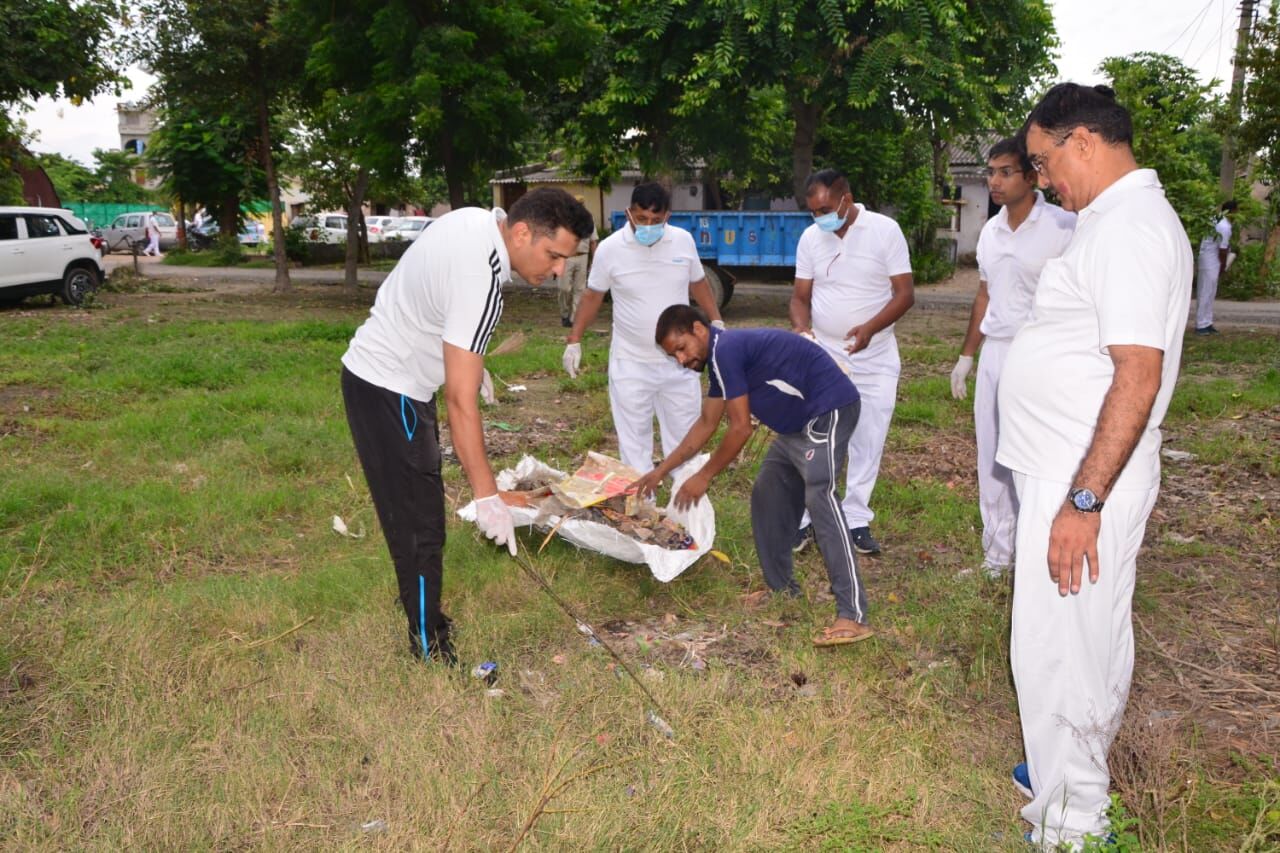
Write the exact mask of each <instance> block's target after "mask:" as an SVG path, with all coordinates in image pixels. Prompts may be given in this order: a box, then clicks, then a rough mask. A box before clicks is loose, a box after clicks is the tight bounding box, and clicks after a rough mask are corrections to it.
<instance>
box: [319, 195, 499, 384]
mask: <svg viewBox="0 0 1280 853" xmlns="http://www.w3.org/2000/svg"><path fill="white" fill-rule="evenodd" d="M506 217H507V214H506V212H505V211H503V210H502V209H501V208H495V209H494V210H492V211H489V210H483V209H481V208H478V207H464V208H461V209H459V210H454V211H451V212H449V213H446V214H445V215H444V216H442V217H440V218H439V219H437V220H435V221H434V222H432V223H431V227H430V228H427V229H426V230H425V231H423V232H422V236H420V237H419V238H418V239H417V240H415V241H414V242H413V245H412V246H410V247H409V250H408V251H407V252H405V253H404V256H403V257H401V258H400V262H399V263H397V264H396V265H395V268H394V269H392V270H391V274H390V275H389V276H387V278H386V280H385V281H383V282H382V286H381V287H379V288H378V296H377V299H375V300H374V303H373V310H372V311H371V312H370V313H369V319H367V320H365V321H364V324H363V325H362V326H361V327H360V328H358V329H356V334H355V337H353V338H352V339H351V345H350V346H349V347H348V348H347V352H346V354H345V355H343V356H342V363H343V364H344V365H346V367H347V369H348V370H350V371H351V372H352V373H354V374H355V375H356V376H359V377H360V378H361V379H363V380H365V381H366V382H370V383H372V384H374V385H378V386H380V387H382V388H386V389H387V390H389V391H394V392H396V393H397V394H404V395H406V396H408V397H411V398H413V399H415V400H429V399H431V395H433V394H435V393H436V391H437V390H438V389H439V388H440V386H441V385H443V384H444V344H445V343H446V342H448V343H450V344H453V345H454V346H456V347H458V348H460V349H465V350H470V351H471V352H474V353H478V354H480V355H484V351H485V348H486V347H487V346H488V345H489V339H490V338H491V337H492V336H493V330H494V328H495V327H496V326H497V325H498V318H499V317H501V316H502V285H503V283H504V282H506V281H509V280H510V278H511V261H510V259H509V258H508V257H507V246H506V243H504V242H503V240H502V233H501V232H500V231H499V230H498V223H499V222H501V221H502V220H504V219H506Z"/></svg>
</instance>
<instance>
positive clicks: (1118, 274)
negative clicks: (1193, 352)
mask: <svg viewBox="0 0 1280 853" xmlns="http://www.w3.org/2000/svg"><path fill="white" fill-rule="evenodd" d="M1193 264H1194V260H1193V257H1192V253H1191V243H1190V241H1189V240H1188V239H1187V234H1186V232H1185V231H1184V230H1183V228H1182V223H1181V222H1180V221H1179V220H1178V215H1177V213H1176V212H1175V211H1174V209H1173V207H1172V206H1171V205H1170V204H1169V202H1168V201H1167V200H1166V199H1165V195H1164V190H1163V188H1162V187H1161V186H1160V181H1159V179H1158V178H1157V176H1156V173H1155V172H1154V171H1153V170H1151V169H1136V170H1134V171H1132V172H1129V173H1128V174H1126V175H1125V176H1124V177H1122V178H1120V179H1119V180H1118V181H1116V182H1115V183H1113V184H1112V185H1111V186H1109V187H1107V188H1106V189H1105V190H1103V191H1102V192H1101V193H1100V194H1099V195H1098V197H1097V198H1095V199H1094V200H1093V202H1092V203H1091V204H1090V205H1089V206H1088V207H1086V208H1085V209H1084V210H1082V211H1080V214H1079V216H1078V217H1077V219H1076V229H1075V234H1074V236H1073V237H1072V239H1071V242H1070V244H1069V245H1068V246H1067V249H1066V251H1065V252H1064V253H1063V254H1062V256H1061V257H1059V258H1054V259H1051V260H1049V261H1047V262H1046V263H1045V265H1044V270H1043V272H1042V273H1041V275H1040V283H1039V285H1038V286H1037V288H1036V294H1035V302H1034V307H1033V309H1032V317H1031V320H1030V321H1029V322H1028V323H1027V324H1026V325H1025V326H1023V327H1022V329H1021V330H1020V331H1019V332H1018V334H1017V336H1016V337H1015V338H1014V339H1013V343H1012V344H1011V345H1010V348H1009V353H1008V356H1007V358H1006V361H1005V367H1004V372H1003V374H1002V375H1001V377H1000V392H999V393H1000V400H999V408H1000V448H999V451H998V452H997V454H996V459H997V461H998V462H1000V464H1002V465H1004V466H1005V467H1007V468H1010V469H1012V470H1013V471H1018V472H1021V473H1023V474H1027V475H1030V476H1033V477H1038V478H1041V479H1045V480H1054V481H1057V482H1061V483H1070V482H1071V479H1072V478H1073V477H1074V476H1075V474H1076V471H1077V470H1078V469H1079V467H1080V463H1081V461H1083V459H1084V456H1085V453H1086V452H1088V449H1089V445H1090V443H1091V442H1092V441H1093V435H1094V431H1095V430H1096V428H1097V425H1098V414H1099V412H1100V411H1101V410H1102V402H1103V399H1104V398H1105V397H1106V394H1107V392H1108V390H1110V388H1111V382H1112V379H1113V378H1114V376H1115V366H1114V364H1113V363H1112V361H1111V357H1110V356H1109V355H1108V349H1107V348H1108V347H1110V346H1113V345H1140V346H1147V347H1153V348H1155V349H1159V350H1161V351H1162V352H1163V353H1164V361H1163V365H1162V368H1161V376H1160V390H1159V392H1158V393H1157V395H1156V399H1155V404H1154V405H1153V406H1152V409H1151V416H1150V418H1148V420H1147V426H1146V429H1145V431H1144V432H1143V434H1142V437H1141V438H1140V439H1139V442H1138V446H1137V447H1136V448H1135V449H1134V451H1133V455H1132V456H1131V457H1130V458H1129V462H1128V464H1127V465H1126V466H1125V468H1124V470H1123V471H1122V472H1121V474H1120V478H1119V479H1118V480H1117V481H1116V485H1115V488H1117V489H1148V488H1151V487H1154V486H1156V485H1158V483H1159V479H1160V422H1161V421H1162V420H1163V419H1164V414H1165V411H1166V410H1167V409H1168V407H1169V398H1170V397H1171V396H1173V386H1174V383H1175V381H1176V379H1177V375H1178V365H1179V363H1180V361H1181V356H1182V334H1183V330H1184V328H1185V326H1186V324H1187V310H1188V308H1189V306H1190V301H1191V277H1192V267H1193Z"/></svg>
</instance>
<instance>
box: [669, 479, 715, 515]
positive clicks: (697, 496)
mask: <svg viewBox="0 0 1280 853" xmlns="http://www.w3.org/2000/svg"><path fill="white" fill-rule="evenodd" d="M710 485H711V478H710V477H707V476H706V475H704V474H703V473H702V472H701V471H699V472H698V473H696V474H692V475H690V477H689V479H687V480H685V481H684V485H682V486H681V487H680V490H679V491H678V492H676V501H675V503H676V509H679V510H686V509H688V508H689V507H691V506H693V505H694V504H696V503H697V502H698V501H700V500H702V496H703V495H705V494H706V493H707V488H708V487H709V486H710Z"/></svg>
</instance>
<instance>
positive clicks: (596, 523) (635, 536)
mask: <svg viewBox="0 0 1280 853" xmlns="http://www.w3.org/2000/svg"><path fill="white" fill-rule="evenodd" d="M705 461H706V456H701V457H699V458H698V459H694V460H692V461H691V462H689V463H687V464H686V465H685V466H684V467H682V468H681V469H680V470H678V471H677V472H676V473H675V476H674V479H675V483H674V485H673V486H672V490H671V493H672V494H673V495H674V494H675V492H676V491H678V489H679V487H680V485H681V484H682V483H683V482H684V479H685V477H687V476H688V474H690V473H692V472H694V471H697V470H698V469H699V468H700V467H701V466H702V465H703V464H704V463H705ZM639 477H640V474H639V472H637V471H635V470H634V469H632V468H629V467H627V466H625V465H623V464H622V463H621V462H619V461H618V460H616V459H613V458H611V457H609V456H605V455H603V454H600V453H594V452H588V453H587V457H586V459H585V461H584V462H583V463H582V465H581V466H580V467H579V468H578V470H577V471H575V472H574V473H573V474H565V473H564V472H562V471H557V470H556V469H554V468H551V467H550V466H548V465H546V464H544V463H542V462H540V461H539V460H537V459H534V458H533V457H532V456H525V457H524V458H523V459H521V460H520V462H519V463H518V464H517V465H516V467H515V468H514V469H508V470H505V471H502V472H500V473H499V474H498V476H497V481H498V488H499V489H500V490H501V491H502V492H503V493H504V499H505V500H506V501H507V503H508V505H509V506H510V507H511V514H512V516H513V518H514V519H515V522H516V524H517V525H519V526H532V527H535V528H537V529H539V530H544V531H547V532H548V538H549V537H550V535H557V536H560V537H561V538H562V539H565V540H566V541H568V542H570V543H572V544H574V545H576V546H578V547H579V548H585V549H588V550H591V551H596V552H598V553H601V554H605V555H606V556H610V557H615V558H617V559H619V560H625V561H627V562H631V563H644V564H646V565H648V566H649V569H650V571H652V572H653V576H654V577H655V578H657V579H658V580H661V581H669V580H671V579H673V578H674V577H676V576H677V575H679V574H680V573H681V572H682V571H684V570H685V569H686V568H688V567H689V566H690V565H692V564H693V563H694V562H696V561H697V560H698V558H699V557H701V556H702V555H703V554H705V553H707V552H708V551H710V549H711V546H712V543H713V542H714V540H715V511H714V510H713V509H712V508H711V502H710V500H709V499H707V498H705V497H704V498H703V499H702V500H700V501H698V502H697V503H696V504H694V505H693V506H692V507H690V508H689V509H688V510H687V511H683V512H682V511H680V510H677V509H675V507H674V505H668V506H667V507H665V508H663V507H658V506H655V505H654V504H652V503H651V502H649V501H645V500H641V499H639V498H637V497H636V496H635V495H628V494H627V493H626V491H627V489H628V488H630V486H631V485H632V483H634V482H635V481H636V480H637V479H638V478H639ZM458 515H459V516H461V517H462V518H463V519H465V520H467V521H475V505H474V503H473V504H468V505H467V506H465V507H463V508H462V509H460V510H458Z"/></svg>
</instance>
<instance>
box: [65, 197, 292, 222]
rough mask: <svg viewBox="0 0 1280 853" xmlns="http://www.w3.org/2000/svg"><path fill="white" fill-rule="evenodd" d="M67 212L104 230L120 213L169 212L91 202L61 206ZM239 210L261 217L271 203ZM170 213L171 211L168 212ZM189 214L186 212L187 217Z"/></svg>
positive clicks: (162, 207)
mask: <svg viewBox="0 0 1280 853" xmlns="http://www.w3.org/2000/svg"><path fill="white" fill-rule="evenodd" d="M62 206H63V207H65V208H66V209H67V210H69V211H71V212H72V213H74V214H75V215H76V216H78V217H80V218H81V219H83V220H84V221H85V222H86V223H88V225H89V227H90V228H106V227H107V226H108V225H110V224H111V220H113V219H115V218H116V217H117V216H119V215H120V214H122V213H133V212H134V211H139V212H143V211H148V210H169V208H168V207H166V206H165V205H163V204H155V205H150V206H148V205H145V204H114V203H113V204H107V203H100V202H91V201H73V202H67V203H65V204H63V205H62ZM240 210H241V211H243V212H244V214H245V216H262V215H264V214H270V213H271V202H269V201H251V202H249V203H248V204H244V205H241V207H240ZM170 212H172V211H170ZM189 215H190V212H188V216H189Z"/></svg>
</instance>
